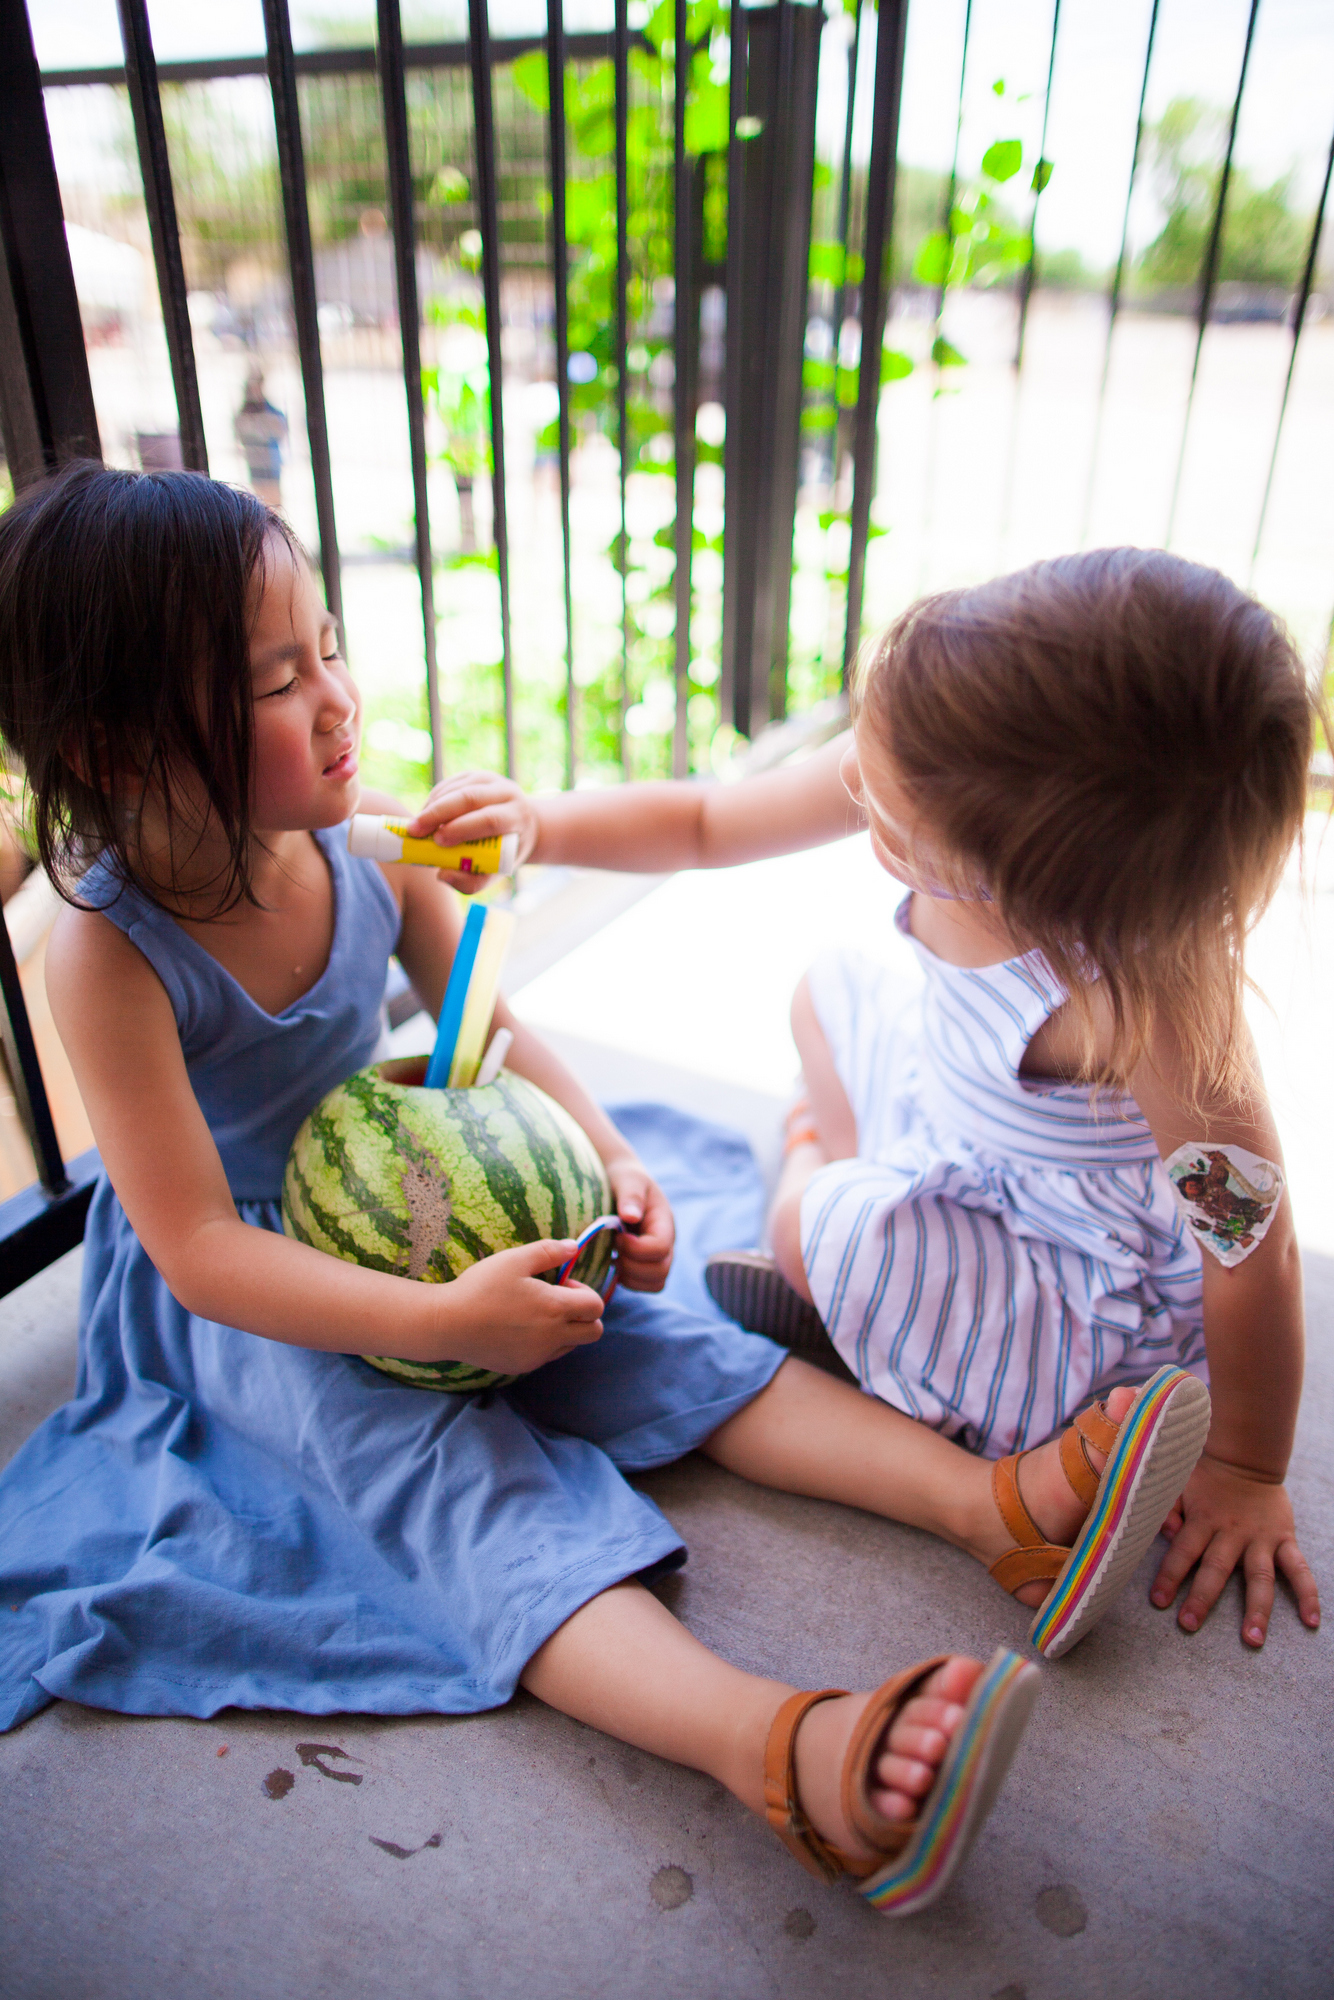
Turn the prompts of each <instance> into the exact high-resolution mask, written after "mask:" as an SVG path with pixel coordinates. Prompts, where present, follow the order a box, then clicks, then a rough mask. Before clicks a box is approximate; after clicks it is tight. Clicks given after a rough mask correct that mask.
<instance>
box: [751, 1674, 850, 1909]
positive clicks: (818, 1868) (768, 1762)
mask: <svg viewBox="0 0 1334 2000" xmlns="http://www.w3.org/2000/svg"><path fill="white" fill-rule="evenodd" d="M847 1691H848V1690H847V1689H846V1688H820V1689H818V1690H816V1691H815V1692H814V1693H801V1694H790V1695H789V1696H788V1698H787V1700H786V1701H785V1702H784V1703H783V1705H782V1707H781V1708H780V1709H779V1711H778V1713H777V1715H776V1716H775V1717H774V1719H773V1721H772V1722H771V1723H770V1725H769V1737H768V1741H767V1742H766V1744H765V1746H764V1814H765V1818H766V1819H767V1820H768V1822H769V1824H770V1826H771V1827H772V1828H773V1830H774V1832H775V1833H776V1834H777V1835H778V1838H779V1839H780V1840H781V1841H782V1843H783V1845H784V1847H786V1848H787V1850H788V1852H789V1853H791V1854H795V1855H796V1857H797V1860H798V1861H799V1862H800V1863H801V1865H802V1867H803V1868H805V1869H808V1870H809V1872H810V1873H811V1874H812V1875H818V1876H819V1877H820V1879H821V1880H822V1881H825V1882H837V1880H838V1879H839V1876H840V1875H846V1874H864V1873H865V1872H866V1870H865V1869H863V1868H861V1867H860V1866H859V1864H858V1863H857V1862H855V1861H850V1860H849V1858H848V1856H847V1855H845V1854H844V1853H842V1851H841V1850H840V1849H839V1848H837V1847H834V1846H833V1845H832V1844H831V1843H830V1842H829V1841H827V1840H825V1839H823V1838H822V1837H821V1836H820V1835H819V1834H818V1833H817V1832H816V1831H815V1828H814V1827H813V1826H812V1825H811V1823H810V1821H809V1820H808V1819H807V1817H806V1815H805V1813H804V1812H803V1811H802V1809H801V1805H800V1803H799V1801H798V1799H797V1769H796V1742H797V1730H798V1728H799V1726H800V1724H801V1722H802V1719H803V1717H804V1716H805V1715H806V1714H807V1713H808V1711H809V1710H811V1709H812V1708H814V1707H815V1705H816V1703H817V1702H820V1701H833V1700H834V1699H835V1698H836V1697H837V1696H838V1695H843V1694H846V1693H847Z"/></svg>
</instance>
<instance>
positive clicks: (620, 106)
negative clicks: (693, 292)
mask: <svg viewBox="0 0 1334 2000" xmlns="http://www.w3.org/2000/svg"><path fill="white" fill-rule="evenodd" d="M615 62H616V447H617V456H618V458H619V461H620V481H621V704H620V726H619V736H620V753H621V769H622V771H624V772H625V773H626V775H627V776H628V775H629V754H628V753H629V739H628V737H627V735H626V730H625V712H626V710H627V708H628V707H629V706H630V529H629V525H628V521H627V517H626V480H627V477H628V474H629V458H630V422H629V393H630V392H629V383H628V381H627V376H628V374H629V368H630V363H629V350H630V297H629V282H630V268H629V267H630V14H629V0H616V30H615Z"/></svg>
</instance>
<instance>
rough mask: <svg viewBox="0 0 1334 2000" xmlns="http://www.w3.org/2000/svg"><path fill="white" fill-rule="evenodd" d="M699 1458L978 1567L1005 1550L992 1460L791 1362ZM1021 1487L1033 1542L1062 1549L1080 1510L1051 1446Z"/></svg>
mask: <svg viewBox="0 0 1334 2000" xmlns="http://www.w3.org/2000/svg"><path fill="white" fill-rule="evenodd" d="M1134 1397H1135V1392H1134V1390H1133V1389H1113V1390H1112V1392H1111V1394H1110V1395H1109V1396H1108V1398H1107V1407H1108V1413H1109V1415H1110V1416H1111V1418H1112V1421H1113V1422H1114V1423H1115V1422H1118V1421H1119V1420H1120V1418H1121V1417H1122V1416H1123V1415H1124V1414H1125V1412H1126V1410H1127V1409H1129V1407H1130V1405H1131V1403H1132V1402H1133V1401H1134ZM700 1449H701V1450H702V1451H703V1452H705V1453H706V1455H707V1456H708V1457H709V1458H713V1459H716V1460H717V1462H718V1463H719V1464H720V1465H725V1466H727V1467H728V1468H729V1470H731V1471H732V1472H739V1473H740V1474H741V1475H742V1476H743V1478H746V1479H753V1480H754V1481H755V1482H756V1483H757V1484H758V1485H761V1486H776V1487H778V1488H779V1489H780V1490H781V1491H783V1492H785V1493H804V1494H807V1495H809V1496H810V1497H811V1498H812V1499H817V1500H838V1501H841V1502H842V1503H843V1504H844V1505H845V1506H849V1507H863V1508H865V1509H866V1511H867V1512H868V1513H871V1514H880V1515H883V1516H884V1517H885V1518H886V1519H887V1520H890V1521H904V1522H906V1523H907V1524H908V1525H909V1526H910V1527H914V1528H926V1529H928V1530H929V1531H930V1533H932V1534H934V1535H940V1536H941V1537H942V1539H943V1540H945V1541H947V1542H953V1543H954V1545H955V1547H956V1548H961V1549H966V1550H967V1552H968V1553H969V1555H972V1556H975V1557H976V1558H977V1560H978V1561H979V1562H985V1563H989V1562H992V1561H993V1560H994V1559H995V1557H996V1556H998V1555H1000V1554H1001V1552H1002V1550H1004V1549H1006V1548H1008V1547H1009V1546H1010V1537H1009V1534H1008V1532H1007V1531H1006V1528H1005V1524H1004V1522H1003V1521H1002V1520H1001V1517H1000V1515H999V1514H998V1513H997V1511H996V1503H995V1501H994V1500H993V1498H992V1493H991V1462H990V1460H988V1459H984V1458H978V1457H976V1456H975V1455H974V1454H973V1453H972V1452H970V1451H965V1450H964V1449H963V1447H962V1446H961V1445H957V1444H952V1443H951V1442H950V1440H949V1439H948V1438H943V1437H941V1436H940V1434H939V1432H938V1431H933V1430H930V1429H928V1428H927V1426H926V1425H925V1424H919V1423H918V1422H917V1421H916V1420H915V1419H914V1418H912V1417H908V1416H905V1415H904V1414H903V1412H902V1411H901V1410H896V1409H893V1408H892V1407H891V1406H890V1405H889V1404H888V1403H882V1402H881V1401H880V1399H879V1397H877V1396H868V1395H866V1394H864V1393H863V1391H862V1390H860V1389H855V1388H853V1386H852V1385H851V1383H848V1382H838V1381H835V1379H834V1378H833V1376H832V1375H826V1374H825V1373H824V1371H823V1369H820V1368H811V1367H809V1366H808V1365H807V1364H806V1363H805V1362H804V1361H798V1360H797V1359H796V1357H795V1356H793V1357H792V1358H791V1359H790V1360H788V1361H785V1362H784V1363H783V1365H782V1367H781V1368H780V1369H779V1370H778V1373H777V1374H776V1375H775V1376H774V1378H773V1380H772V1381H771V1382H770V1383H769V1384H768V1386H767V1388H764V1389H762V1390H761V1391H760V1393H759V1395H758V1396H756V1398H755V1399H754V1401H753V1402H751V1403H747V1405H746V1407H745V1409H744V1410H738V1412H737V1414H736V1415H735V1416H734V1417H729V1418H728V1420H727V1422H726V1423H725V1424H722V1425H720V1427H719V1428H718V1429H717V1430H716V1431H715V1432H714V1433H713V1435H712V1437H710V1438H707V1439H706V1440H705V1442H704V1444H703V1445H702V1446H701V1447H700ZM1092 1459H1093V1463H1094V1465H1095V1467H1096V1468H1097V1469H1099V1470H1100V1469H1101V1467H1102V1465H1103V1463H1104V1462H1105V1455H1104V1454H1102V1453H1099V1452H1094V1453H1092ZM1020 1486H1021V1490H1022V1493H1023V1498H1024V1502H1025V1505H1026V1506H1027V1507H1028V1510H1029V1512H1030V1513H1031V1515H1032V1517H1033V1520H1034V1521H1035V1523H1036V1524H1037V1526H1038V1528H1039V1529H1040V1530H1041V1532H1042V1533H1043V1534H1044V1535H1046V1536H1047V1538H1048V1539H1049V1540H1050V1541H1052V1542H1054V1543H1056V1544H1057V1545H1058V1546H1060V1547H1065V1546H1067V1545H1068V1544H1069V1543H1070V1542H1071V1541H1072V1540H1073V1538H1074V1536H1075V1534H1076V1533H1077V1532H1078V1529H1079V1526H1080V1523H1081V1522H1082V1520H1083V1518H1084V1514H1085V1511H1086V1510H1085V1507H1084V1504H1083V1502H1082V1501H1081V1500H1079V1499H1078V1498H1077V1497H1076V1495H1075V1494H1074V1493H1072V1492H1071V1490H1070V1487H1069V1485H1068V1483H1067V1481H1066V1478H1065V1474H1064V1473H1063V1472H1062V1470H1061V1466H1060V1461H1059V1458H1058V1454H1057V1441H1056V1440H1055V1439H1052V1440H1051V1441H1050V1442H1049V1443H1047V1444H1044V1445H1039V1446H1038V1448H1037V1450H1036V1451H1033V1452H1030V1453H1028V1454H1027V1455H1026V1457H1025V1458H1024V1461H1023V1465H1022V1467H1021V1470H1020ZM1050 1588H1051V1585H1050V1584H1049V1583H1031V1584H1025V1585H1024V1587H1023V1589H1022V1590H1020V1591H1019V1592H1017V1593H1016V1594H1017V1596H1018V1598H1019V1601H1020V1603H1022V1604H1040V1603H1041V1602H1042V1600H1043V1598H1044V1597H1045V1596H1046V1595H1047V1592H1048V1591H1049V1590H1050Z"/></svg>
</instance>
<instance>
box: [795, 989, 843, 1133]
mask: <svg viewBox="0 0 1334 2000" xmlns="http://www.w3.org/2000/svg"><path fill="white" fill-rule="evenodd" d="M792 1039H793V1041H794V1042H795V1043H796V1045H797V1054H798V1055H799V1056H800V1057H801V1073H802V1076H803V1077H804V1079H805V1083H806V1095H807V1097H808V1098H809V1099H810V1105H811V1122H812V1124H813V1125H814V1126H815V1129H816V1131H817V1132H818V1133H819V1135H820V1148H821V1151H822V1152H823V1154H824V1157H825V1159H826V1160H851V1159H853V1158H855V1156H856V1152H857V1120H856V1118H855V1117H854V1116H853V1110H852V1105H851V1104H850V1103H849V1101H848V1093H847V1091H846V1090H844V1088H843V1085H842V1082H841V1081H840V1079H839V1074H838V1071H837V1070H836V1069H835V1067H834V1054H833V1050H832V1049H831V1048H830V1046H829V1041H828V1037H827V1036H826V1034H825V1031H824V1029H823V1028H822V1027H821V1026H820V1017H819V1015H818V1014H817V1013H816V1011H815V1002H814V1001H813V1000H812V998H811V985H810V980H809V978H803V979H802V980H801V982H800V984H799V985H798V987H797V990H796V992H795V993H794V994H793V995H792Z"/></svg>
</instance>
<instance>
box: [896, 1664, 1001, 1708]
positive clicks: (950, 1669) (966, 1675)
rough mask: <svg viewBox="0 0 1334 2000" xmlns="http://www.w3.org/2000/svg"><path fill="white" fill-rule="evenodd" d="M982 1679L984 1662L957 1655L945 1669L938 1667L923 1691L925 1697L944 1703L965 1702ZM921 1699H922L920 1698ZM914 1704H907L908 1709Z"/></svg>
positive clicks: (945, 1665)
mask: <svg viewBox="0 0 1334 2000" xmlns="http://www.w3.org/2000/svg"><path fill="white" fill-rule="evenodd" d="M981 1677H982V1662H981V1661H980V1660H970V1659H969V1658H968V1657H967V1656H966V1655H965V1654H963V1653H955V1654H953V1655H952V1656H951V1657H950V1658H949V1659H948V1660H946V1662H945V1664H944V1666H943V1667H937V1668H936V1671H935V1672H934V1673H933V1674H932V1676H931V1678H930V1680H929V1681H927V1682H926V1683H925V1685H924V1686H923V1689H922V1695H923V1696H932V1695H934V1696H936V1697H938V1698H939V1699H940V1700H942V1701H952V1702H965V1701H967V1699H968V1697H969V1695H970V1694H971V1693H972V1692H973V1689H974V1687H975V1686H976V1685H977V1682H978V1681H979V1680H980V1679H981ZM918 1699H921V1697H918ZM912 1705H913V1704H912V1703H911V1702H909V1703H907V1704H906V1707H907V1708H911V1707H912Z"/></svg>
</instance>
